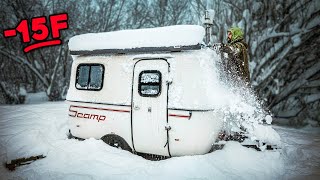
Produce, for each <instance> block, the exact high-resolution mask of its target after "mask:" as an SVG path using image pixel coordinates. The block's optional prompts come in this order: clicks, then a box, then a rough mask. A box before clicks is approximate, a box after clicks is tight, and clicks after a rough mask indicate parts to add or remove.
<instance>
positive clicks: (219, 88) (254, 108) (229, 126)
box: [199, 49, 281, 146]
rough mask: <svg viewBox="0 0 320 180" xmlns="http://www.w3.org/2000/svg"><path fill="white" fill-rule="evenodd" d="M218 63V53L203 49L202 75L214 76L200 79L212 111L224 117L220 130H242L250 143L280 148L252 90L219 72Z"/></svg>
mask: <svg viewBox="0 0 320 180" xmlns="http://www.w3.org/2000/svg"><path fill="white" fill-rule="evenodd" d="M212 60H213V61H212ZM221 61H222V60H221V56H220V54H219V53H217V52H216V51H212V50H211V49H207V50H204V51H203V52H202V54H201V55H200V56H199V63H200V66H201V67H202V68H203V73H209V72H211V74H212V75H213V76H214V77H211V78H208V79H207V80H203V83H204V84H203V86H205V87H207V92H206V96H207V97H208V101H209V102H210V105H211V106H212V108H214V109H217V110H219V111H221V112H223V114H224V127H223V130H224V131H226V132H227V133H234V132H241V131H243V130H244V129H245V130H246V133H247V134H246V135H247V136H249V138H251V140H252V141H255V140H260V141H262V142H264V143H269V144H273V145H277V146H281V141H280V136H279V135H278V133H277V132H276V131H275V130H273V128H272V127H271V126H268V125H270V124H271V122H272V117H271V115H270V113H269V112H267V111H266V110H265V109H264V108H263V105H262V102H261V101H259V100H258V98H257V96H256V95H255V94H254V92H253V90H252V89H250V88H249V87H247V86H246V85H245V84H244V83H241V82H242V81H241V80H239V79H235V80H230V79H228V78H227V76H226V75H225V72H223V71H222V67H221V64H222V62H221ZM208 62H212V63H211V64H208ZM209 79H211V81H209Z"/></svg>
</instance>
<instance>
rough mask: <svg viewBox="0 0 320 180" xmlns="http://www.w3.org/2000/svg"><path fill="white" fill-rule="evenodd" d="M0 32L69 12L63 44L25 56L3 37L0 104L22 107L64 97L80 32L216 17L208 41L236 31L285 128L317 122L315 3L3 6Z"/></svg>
mask: <svg viewBox="0 0 320 180" xmlns="http://www.w3.org/2000/svg"><path fill="white" fill-rule="evenodd" d="M0 9H1V10H0V19H1V24H0V30H1V32H3V30H5V29H8V28H14V27H15V26H16V25H17V24H18V22H19V21H20V20H21V19H31V18H32V17H37V16H49V15H51V14H56V13H63V12H66V13H68V15H69V29H68V30H63V31H62V40H63V42H64V44H63V45H62V46H55V47H47V48H42V49H38V50H35V51H32V52H30V53H27V54H25V53H23V51H22V49H23V46H24V44H22V43H21V41H20V37H15V38H4V37H3V33H1V34H0V104H19V103H24V98H23V96H24V95H25V92H28V93H35V92H41V91H42V92H46V94H47V96H48V98H49V100H50V101H57V100H63V99H64V98H65V96H66V93H67V89H68V83H69V76H70V68H71V63H72V59H71V56H70V55H69V53H68V46H67V43H68V40H69V39H70V38H71V37H72V36H74V35H77V34H83V33H88V32H107V31H115V30H121V29H138V28H148V27H159V26H168V25H176V24H198V25H201V23H202V17H203V15H204V12H205V10H206V9H212V10H214V12H215V18H214V22H213V31H212V39H213V42H226V31H227V29H228V28H229V27H232V26H239V27H241V28H243V30H244V32H245V37H246V41H247V43H248V44H249V46H250V47H249V49H250V50H249V57H250V73H251V81H252V82H251V83H252V84H253V86H254V88H255V91H256V92H257V94H258V95H259V97H260V98H261V99H263V100H264V101H265V104H266V106H267V108H269V109H270V110H271V111H272V113H273V114H274V116H275V119H276V120H275V122H278V123H284V124H289V125H298V126H301V125H305V124H308V123H309V124H313V125H316V124H318V125H319V124H320V1H318V0H273V1H270V0H256V1H254V0H237V1H233V0H206V1H204V0H190V1H186V0H117V1H116V0H1V1H0Z"/></svg>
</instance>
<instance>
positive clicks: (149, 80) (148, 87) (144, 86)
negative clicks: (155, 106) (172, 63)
mask: <svg viewBox="0 0 320 180" xmlns="http://www.w3.org/2000/svg"><path fill="white" fill-rule="evenodd" d="M138 88H139V89H138V91H139V94H140V95H141V96H143V97H157V96H159V94H160V93H161V73H160V71H157V70H148V71H142V72H141V73H140V75H139V87H138Z"/></svg>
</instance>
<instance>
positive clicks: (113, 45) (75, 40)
mask: <svg viewBox="0 0 320 180" xmlns="http://www.w3.org/2000/svg"><path fill="white" fill-rule="evenodd" d="M204 34H205V31H204V28H203V27H201V26H197V25H176V26H167V27H159V28H149V29H137V30H121V31H114V32H104V33H89V34H82V35H78V36H74V37H72V38H71V39H70V41H69V49H70V50H71V51H81V50H88V51H92V50H99V49H132V48H140V47H169V46H189V45H197V44H200V43H202V39H203V37H204Z"/></svg>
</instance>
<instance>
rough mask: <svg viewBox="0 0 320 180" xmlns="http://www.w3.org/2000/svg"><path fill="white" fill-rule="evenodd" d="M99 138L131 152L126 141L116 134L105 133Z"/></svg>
mask: <svg viewBox="0 0 320 180" xmlns="http://www.w3.org/2000/svg"><path fill="white" fill-rule="evenodd" d="M101 140H102V141H103V142H105V143H106V144H108V145H110V146H112V147H115V148H118V149H122V150H126V151H129V152H132V150H131V148H130V146H129V145H128V143H127V142H126V141H125V140H124V139H123V138H122V137H120V136H118V135H115V134H107V135H105V136H103V137H102V138H101Z"/></svg>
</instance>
